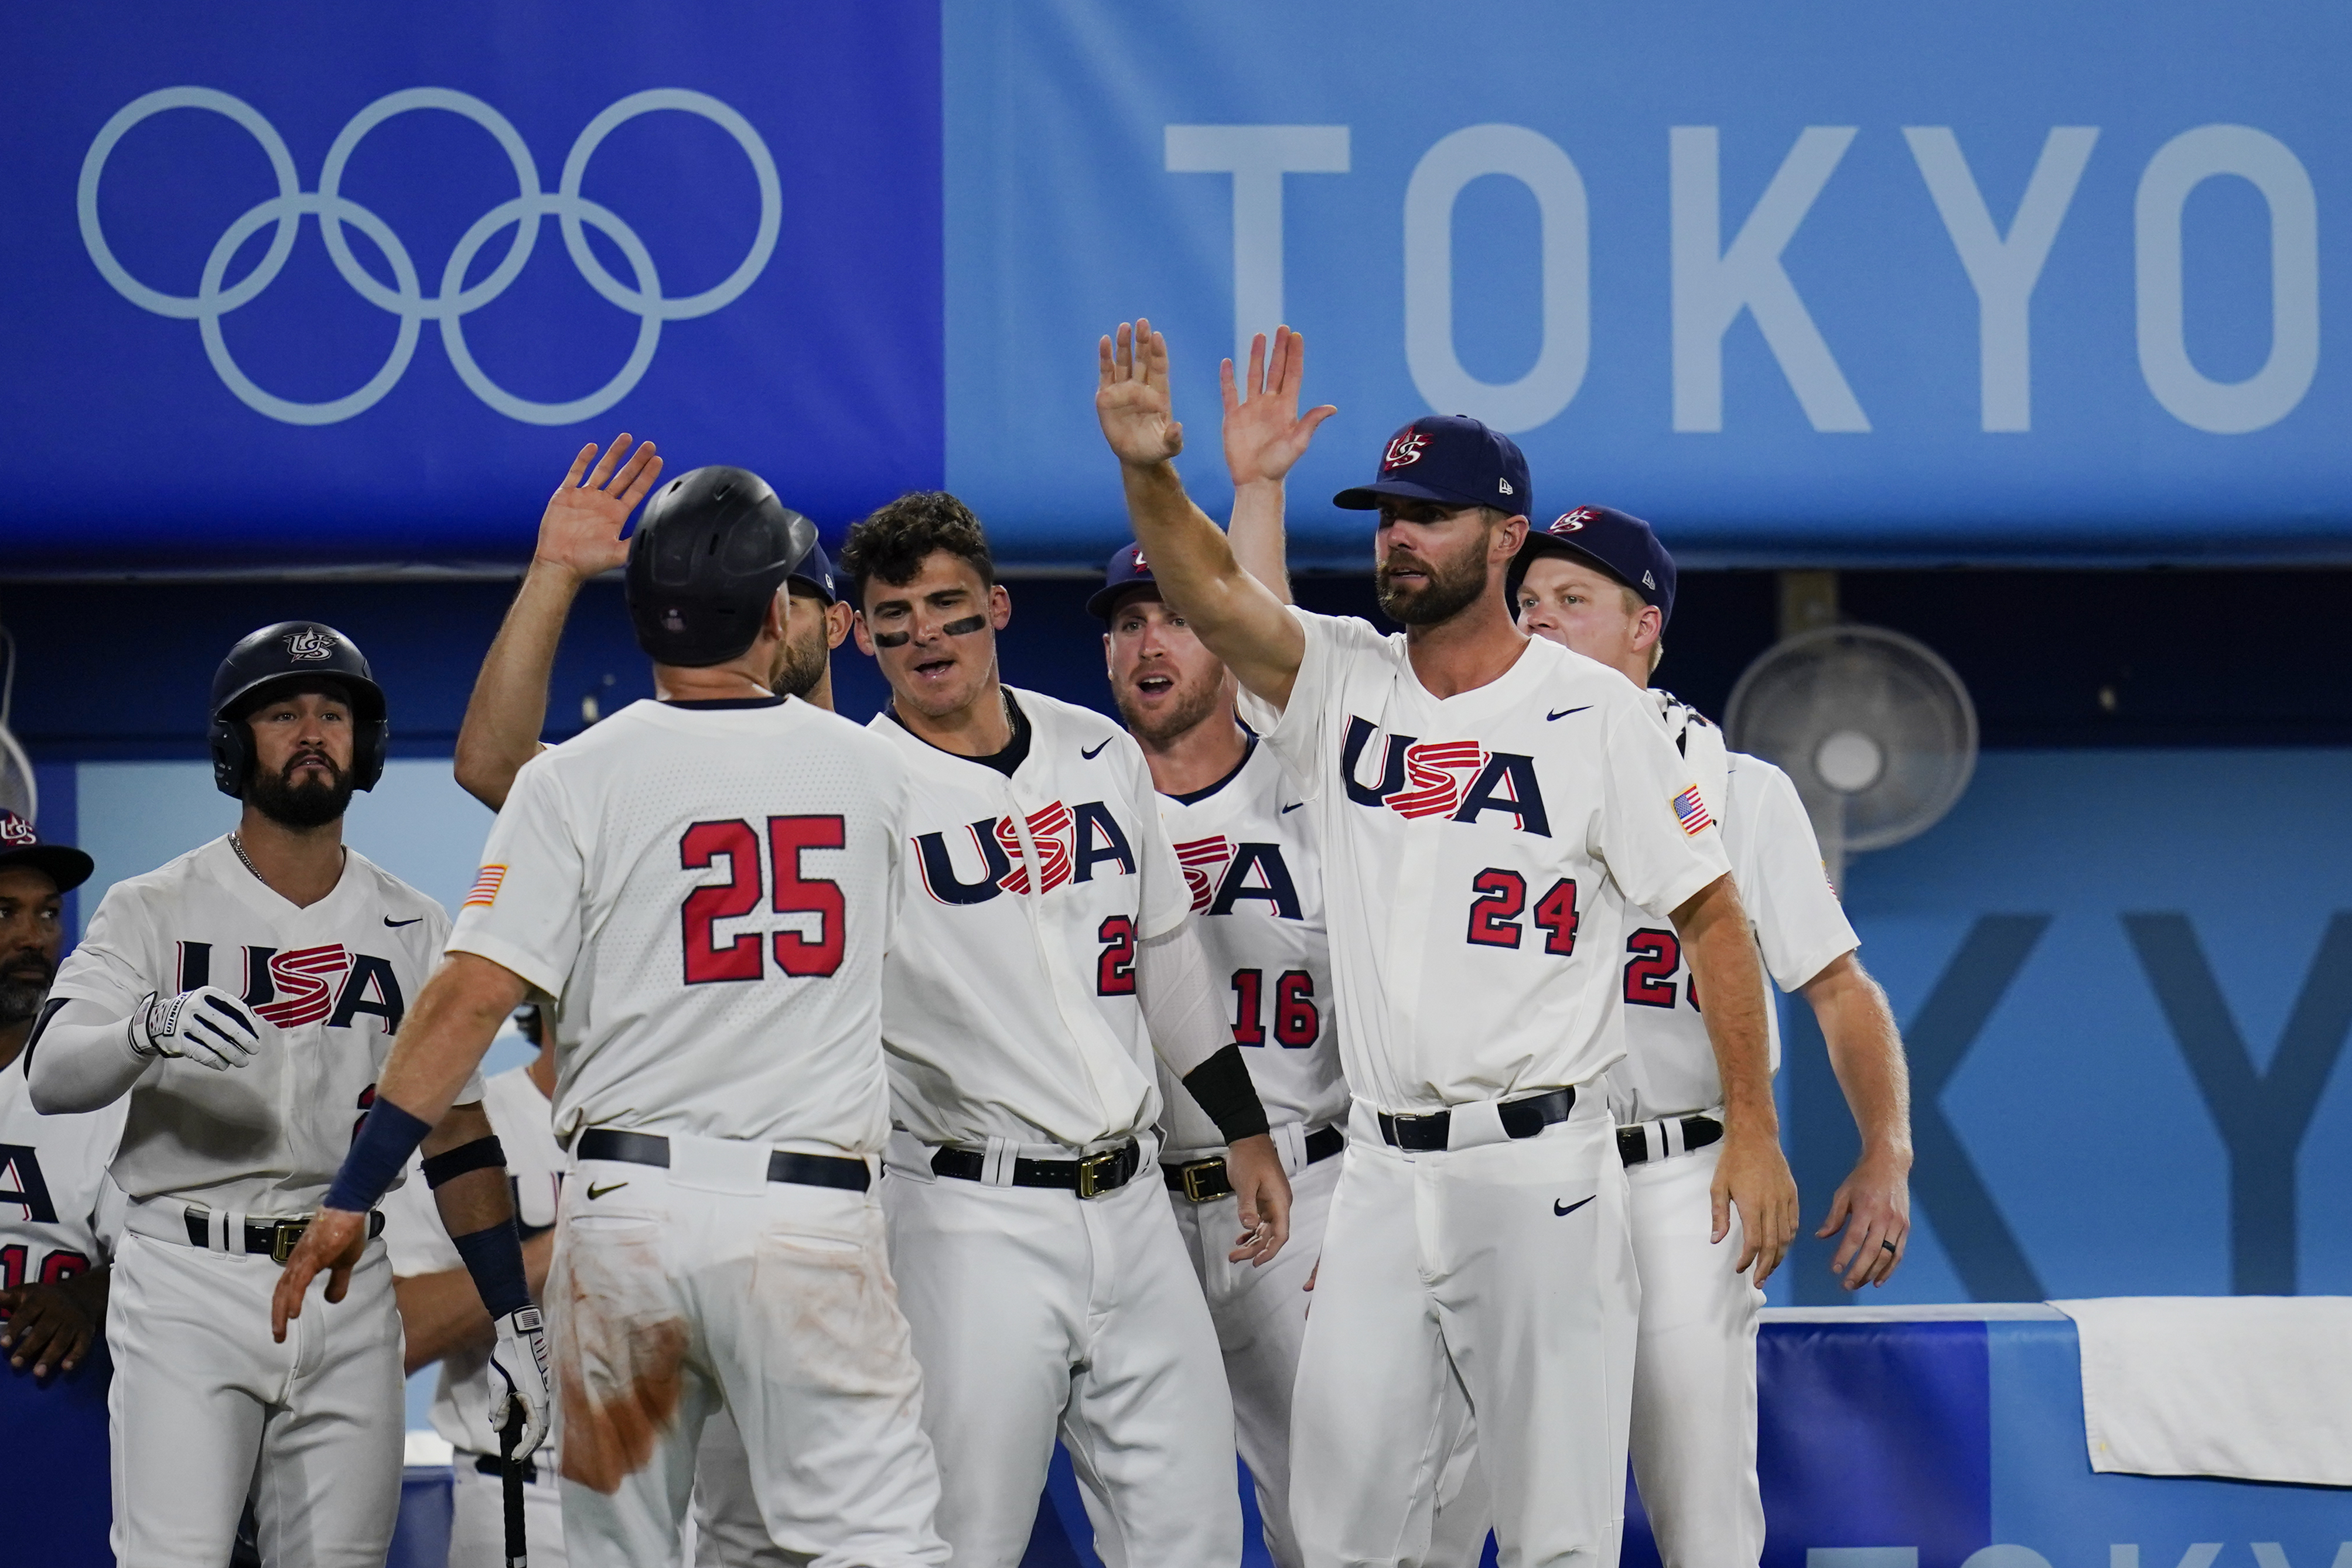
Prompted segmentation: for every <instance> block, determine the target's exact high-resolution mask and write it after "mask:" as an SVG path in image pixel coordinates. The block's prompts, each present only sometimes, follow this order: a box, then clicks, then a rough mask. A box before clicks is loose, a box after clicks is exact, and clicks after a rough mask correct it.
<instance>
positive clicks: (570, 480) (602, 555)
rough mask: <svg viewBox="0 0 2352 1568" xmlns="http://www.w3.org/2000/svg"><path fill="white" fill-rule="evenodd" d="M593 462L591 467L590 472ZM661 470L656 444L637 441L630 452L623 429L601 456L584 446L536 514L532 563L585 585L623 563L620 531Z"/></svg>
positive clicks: (625, 550) (593, 446) (624, 554)
mask: <svg viewBox="0 0 2352 1568" xmlns="http://www.w3.org/2000/svg"><path fill="white" fill-rule="evenodd" d="M624 459H626V461H623V460H624ZM592 463H593V464H594V465H595V468H594V470H593V472H592V471H591V470H590V468H589V465H590V464H592ZM661 471H662V460H661V458H660V457H659V456H657V455H656V454H655V452H654V444H653V443H652V442H650V441H647V442H644V443H641V444H639V445H638V447H637V449H636V451H635V453H632V452H631V451H630V450H629V436H628V433H627V432H626V431H624V432H622V433H621V434H618V435H616V436H614V437H613V444H612V445H610V446H608V447H606V448H604V455H603V456H602V457H601V458H600V457H599V456H598V455H597V450H596V444H595V443H594V442H593V441H592V442H590V443H589V444H587V445H585V446H583V447H582V448H581V449H580V455H578V456H577V457H574V458H573V459H572V472H570V473H569V474H566V475H565V476H563V483H562V484H561V485H558V486H556V487H555V494H554V495H553V496H551V497H549V498H548V503H547V510H546V511H544V512H542V513H541V514H540V517H539V548H538V549H536V550H535V551H534V552H533V553H532V556H531V559H532V560H533V562H534V563H537V562H541V561H543V562H545V563H546V564H547V565H549V566H551V567H555V568H557V569H559V570H563V571H567V572H570V573H571V574H572V576H574V577H576V578H578V579H580V580H583V581H585V580H587V579H589V578H592V577H593V576H595V575H596V574H597V573H598V572H601V571H610V570H612V569H613V568H614V567H617V566H621V565H624V564H625V563H626V562H627V560H628V559H629V547H628V545H627V544H626V543H625V542H624V541H623V540H622V538H621V530H622V529H623V528H625V527H626V526H627V525H628V521H629V514H630V513H631V512H633V511H635V510H636V507H637V503H638V502H639V501H642V500H644V499H645V498H646V496H647V495H648V494H649V493H650V492H651V491H652V489H653V487H654V482H655V481H656V480H657V479H659V478H660V477H661ZM583 476H584V477H583Z"/></svg>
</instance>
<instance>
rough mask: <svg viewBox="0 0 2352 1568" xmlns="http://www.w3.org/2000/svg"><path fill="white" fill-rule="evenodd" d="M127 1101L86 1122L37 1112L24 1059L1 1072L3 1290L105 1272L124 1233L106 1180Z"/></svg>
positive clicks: (116, 1191)
mask: <svg viewBox="0 0 2352 1568" xmlns="http://www.w3.org/2000/svg"><path fill="white" fill-rule="evenodd" d="M129 1110H130V1102H129V1101H128V1100H117V1101H116V1102H115V1103H113V1104H111V1105H109V1106H107V1107H106V1108H105V1109H103V1110H100V1111H91V1112H88V1113H83V1114H80V1115H68V1116H44V1115H42V1114H41V1113H39V1112H38V1111H36V1110H34V1109H33V1101H32V1094H31V1091H30V1089H29V1087H28V1086H27V1085H26V1082H25V1063H24V1061H23V1060H22V1059H21V1058H19V1059H18V1060H17V1061H13V1062H11V1063H9V1064H8V1066H7V1067H6V1068H5V1069H0V1290H8V1291H13V1290H15V1289H16V1287H17V1286H19V1285H58V1284H62V1283H64V1282H65V1281H68V1280H70V1279H72V1278H73V1277H74V1276H75V1275H76V1274H79V1273H83V1272H85V1271H86V1270H91V1269H97V1268H101V1267H103V1266H104V1265H105V1264H106V1262H107V1261H108V1260H110V1259H111V1258H112V1257H113V1255H114V1245H115V1242H116V1240H117V1239H119V1238H120V1236H121V1229H122V1190H121V1188H120V1187H118V1186H115V1185H114V1184H113V1183H112V1182H111V1181H110V1180H108V1179H107V1175H106V1167H107V1164H108V1162H110V1160H112V1159H113V1158H114V1150H115V1145H118V1144H120V1143H121V1141H122V1118H123V1116H124V1115H125V1113H128V1112H129Z"/></svg>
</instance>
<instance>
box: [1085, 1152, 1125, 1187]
mask: <svg viewBox="0 0 2352 1568" xmlns="http://www.w3.org/2000/svg"><path fill="white" fill-rule="evenodd" d="M1118 1155H1119V1151H1118V1150H1117V1149H1105V1150H1104V1151H1103V1152H1102V1153H1101V1154H1098V1155H1084V1156H1082V1157H1081V1158H1080V1159H1079V1161H1078V1196H1079V1197H1095V1196H1096V1195H1097V1194H1098V1193H1103V1192H1108V1191H1109V1190H1110V1189H1109V1188H1108V1187H1106V1186H1103V1185H1102V1182H1103V1178H1104V1176H1106V1175H1108V1173H1109V1172H1110V1171H1111V1170H1112V1169H1113V1167H1115V1166H1117V1165H1118Z"/></svg>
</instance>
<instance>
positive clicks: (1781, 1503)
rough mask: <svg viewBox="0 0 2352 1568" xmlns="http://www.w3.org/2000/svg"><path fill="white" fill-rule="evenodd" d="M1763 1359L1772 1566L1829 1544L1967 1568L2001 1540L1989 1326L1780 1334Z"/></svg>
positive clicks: (1763, 1457) (1780, 1327)
mask: <svg viewBox="0 0 2352 1568" xmlns="http://www.w3.org/2000/svg"><path fill="white" fill-rule="evenodd" d="M1756 1362H1757V1402H1758V1405H1759V1419H1758V1430H1757V1465H1756V1469H1757V1474H1758V1476H1759V1479H1761V1480H1762V1482H1763V1487H1764V1517H1765V1529H1766V1535H1765V1543H1764V1564H1763V1568H1806V1561H1805V1559H1806V1553H1807V1552H1809V1551H1810V1550H1811V1549H1812V1548H1814V1547H1817V1546H1829V1547H1839V1546H1844V1547H1857V1546H1859V1547H1867V1546H1916V1547H1917V1548H1918V1551H1919V1559H1918V1568H1959V1564H1960V1563H1963V1562H1965V1561H1967V1559H1968V1557H1969V1554H1970V1553H1972V1552H1976V1551H1977V1550H1978V1549H1979V1548H1980V1547H1983V1546H1985V1545H1987V1544H1989V1543H1990V1542H1991V1540H1992V1481H1991V1475H1990V1464H1989V1460H1988V1458H1987V1433H1988V1430H1989V1428H1990V1414H1989V1411H1988V1407H1987V1406H1988V1396H1987V1393H1986V1376H1987V1375H1986V1370H1985V1325H1984V1324H1982V1323H1980V1322H1892V1323H1888V1322H1868V1323H1810V1322H1809V1323H1770V1324H1767V1325H1766V1326H1765V1327H1764V1329H1763V1331H1762V1332H1761V1333H1760V1334H1759V1336H1758V1340H1757V1350H1756Z"/></svg>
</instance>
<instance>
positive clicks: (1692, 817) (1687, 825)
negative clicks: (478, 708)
mask: <svg viewBox="0 0 2352 1568" xmlns="http://www.w3.org/2000/svg"><path fill="white" fill-rule="evenodd" d="M1675 816H1677V817H1680V818H1681V819H1682V820H1683V831H1684V832H1685V833H1696V832H1698V831H1700V830H1701V829H1702V828H1711V827H1713V826H1715V819H1714V818H1713V817H1710V816H1708V815H1707V814H1706V801H1704V800H1700V799H1699V798H1698V786H1697V785H1696V784H1694V785H1692V786H1691V787H1690V788H1689V789H1685V790H1684V791H1683V792H1682V793H1681V794H1679V795H1677V796H1675ZM483 874H484V875H488V872H487V871H486V872H485V873H483Z"/></svg>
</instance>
